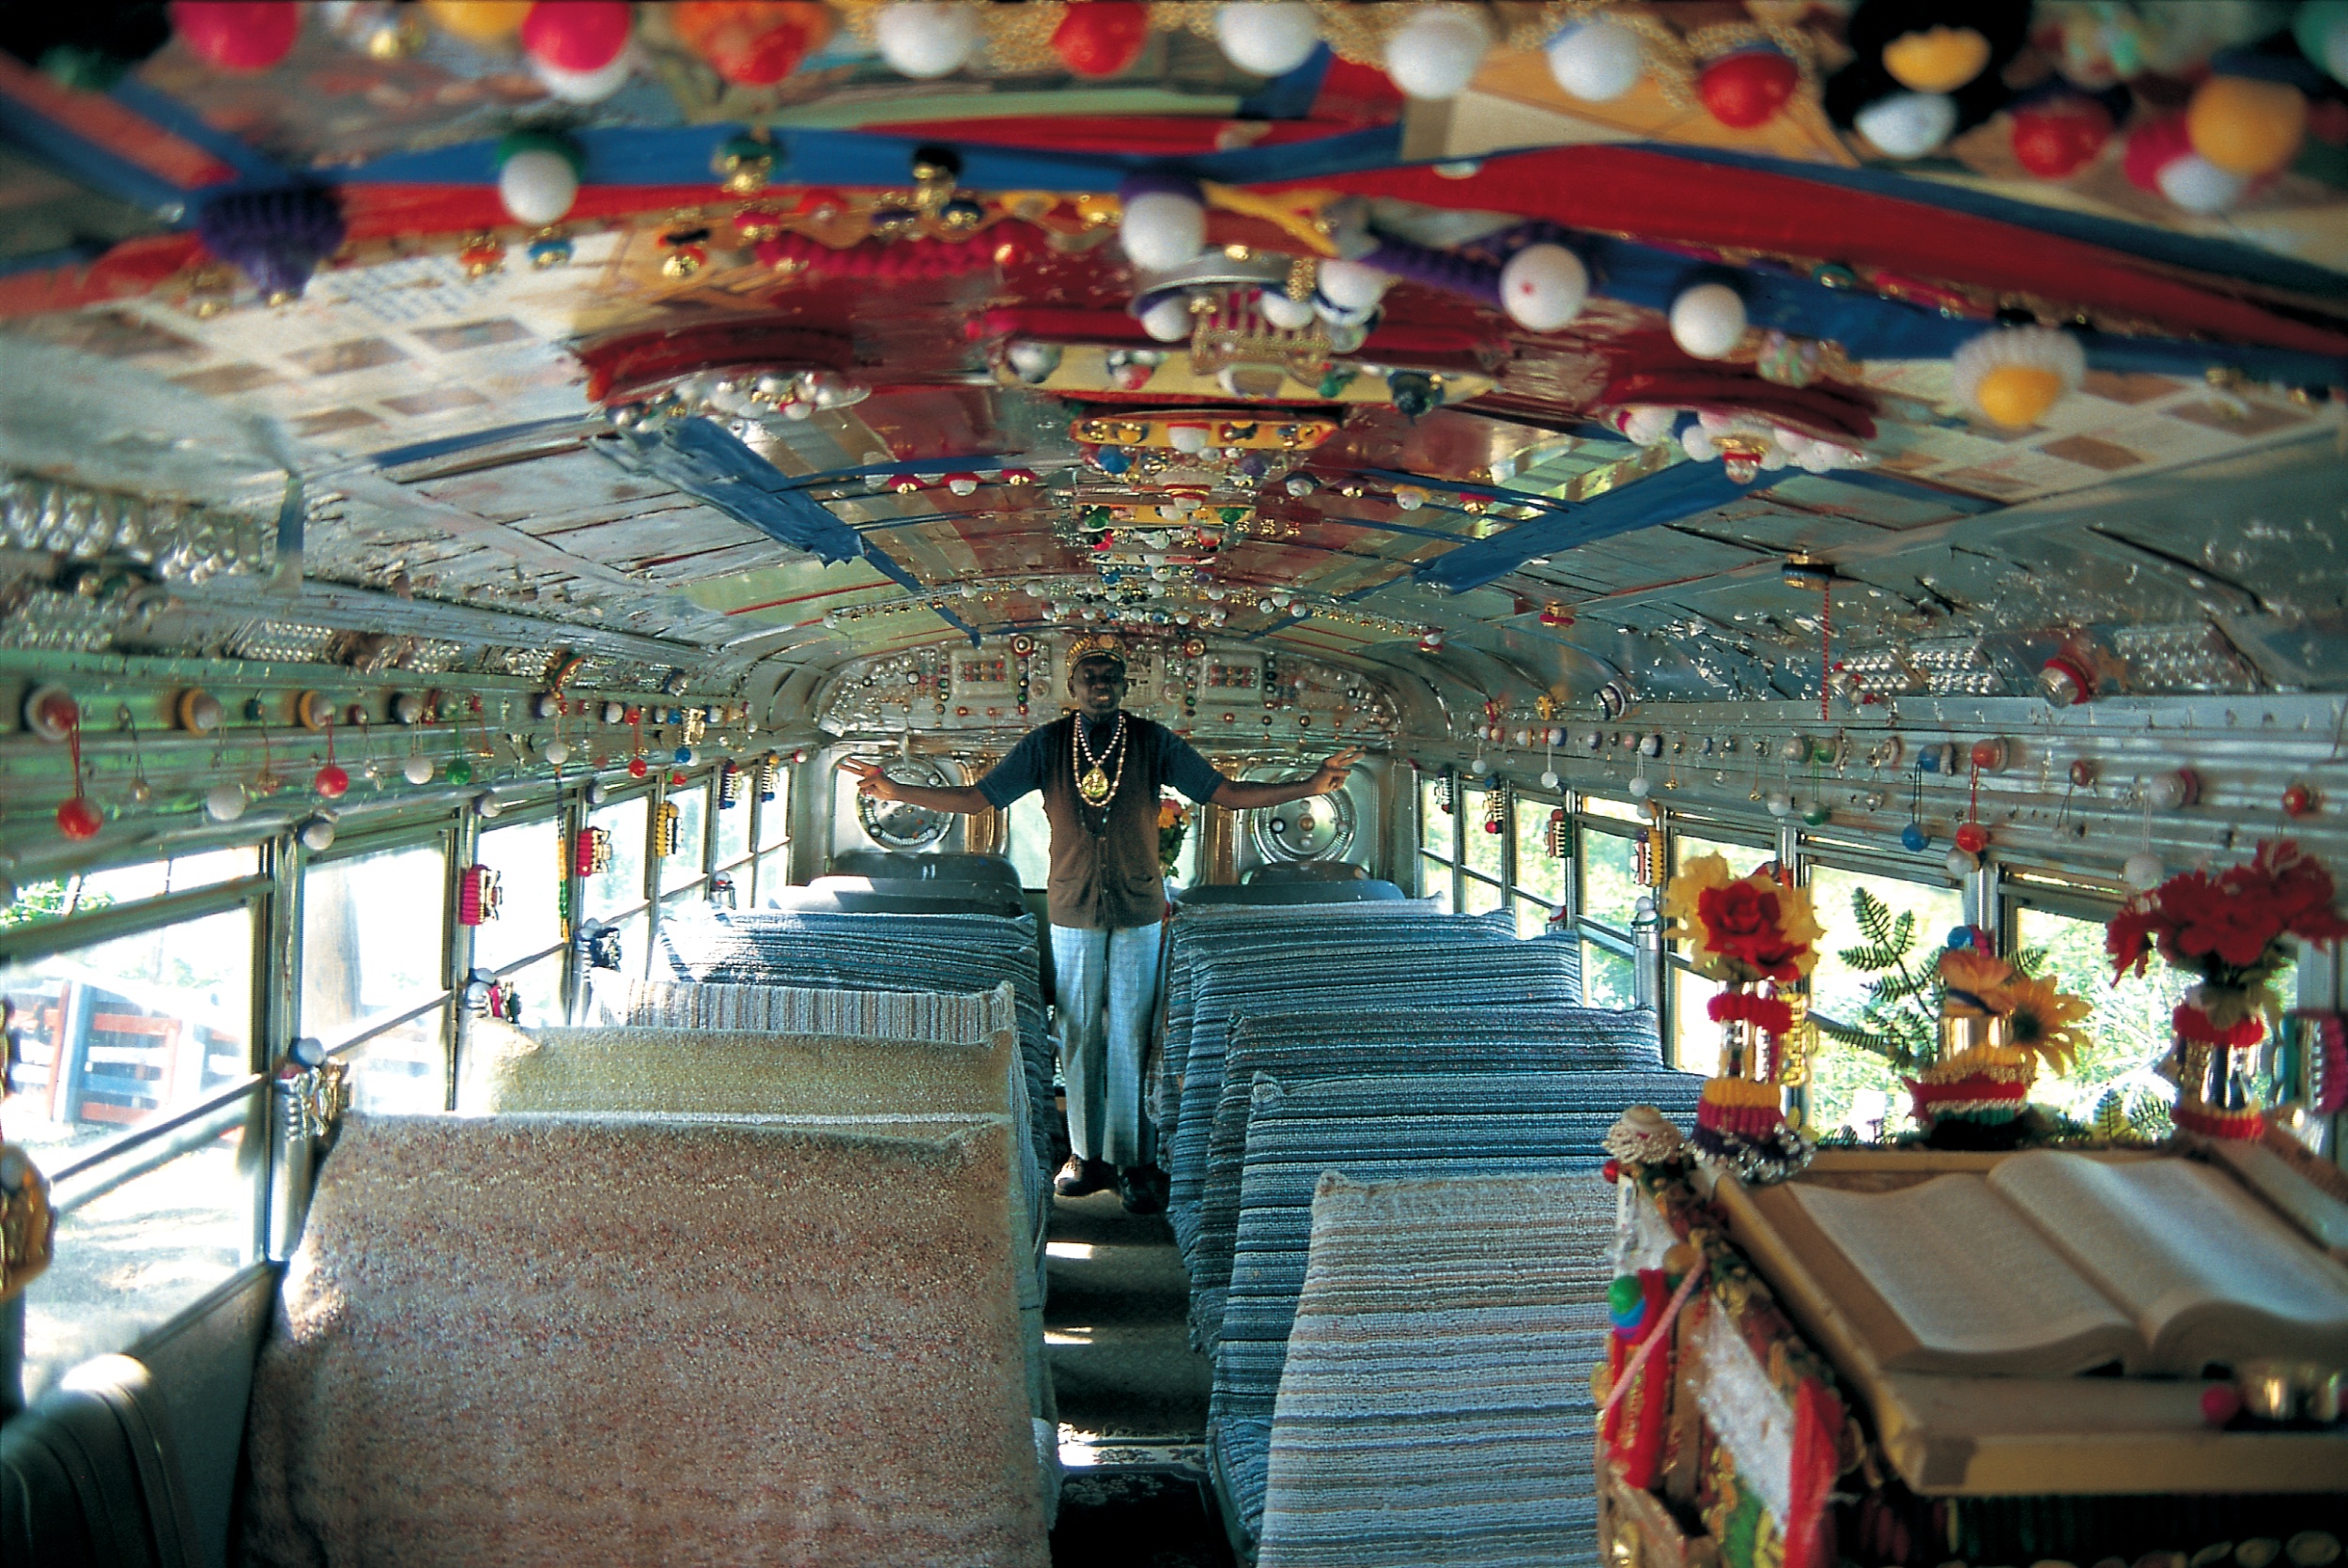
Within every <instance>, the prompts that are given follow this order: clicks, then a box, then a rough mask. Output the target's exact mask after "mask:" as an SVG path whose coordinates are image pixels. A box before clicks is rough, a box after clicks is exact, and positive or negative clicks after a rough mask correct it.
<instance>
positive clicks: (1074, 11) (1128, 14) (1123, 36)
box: [1052, 0, 1150, 79]
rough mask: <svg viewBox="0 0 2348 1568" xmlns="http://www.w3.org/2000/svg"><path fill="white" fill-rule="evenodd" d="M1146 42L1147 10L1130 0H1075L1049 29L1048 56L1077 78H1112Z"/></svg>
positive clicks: (1148, 15)
mask: <svg viewBox="0 0 2348 1568" xmlns="http://www.w3.org/2000/svg"><path fill="white" fill-rule="evenodd" d="M1149 41H1150V8H1149V7H1147V6H1144V5H1139V4H1135V3H1134V0H1077V3H1076V4H1075V5H1072V6H1070V7H1069V8H1068V10H1067V12H1066V14H1064V15H1063V16H1062V17H1061V18H1060V23H1059V25H1058V27H1055V28H1054V29H1052V53H1053V54H1057V55H1058V56H1059V58H1060V63H1061V64H1062V65H1065V66H1066V67H1067V68H1068V69H1070V70H1073V71H1074V72H1075V73H1076V74H1077V75H1078V76H1089V77H1093V78H1096V79H1097V78H1100V77H1105V76H1115V75H1117V74H1118V73H1119V72H1120V71H1122V70H1123V69H1125V68H1126V67H1128V66H1130V65H1132V64H1133V63H1134V62H1135V60H1137V59H1139V58H1140V57H1141V51H1142V47H1143V46H1144V45H1145V44H1147V43H1148V42H1149Z"/></svg>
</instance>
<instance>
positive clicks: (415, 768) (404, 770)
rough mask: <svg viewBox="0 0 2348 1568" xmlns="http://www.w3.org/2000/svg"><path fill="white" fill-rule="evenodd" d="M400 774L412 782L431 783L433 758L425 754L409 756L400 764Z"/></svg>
mask: <svg viewBox="0 0 2348 1568" xmlns="http://www.w3.org/2000/svg"><path fill="white" fill-rule="evenodd" d="M399 776H401V777H402V778H405V779H406V780H408V782H409V783H410V784H429V783H431V782H432V759H431V758H429V757H424V756H416V757H410V758H409V759H408V761H405V762H402V763H401V764H400V765H399Z"/></svg>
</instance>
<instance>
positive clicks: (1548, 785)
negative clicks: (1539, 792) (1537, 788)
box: [1541, 768, 1557, 790]
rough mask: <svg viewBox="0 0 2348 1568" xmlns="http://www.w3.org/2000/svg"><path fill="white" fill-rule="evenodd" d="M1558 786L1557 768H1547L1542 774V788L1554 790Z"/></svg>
mask: <svg viewBox="0 0 2348 1568" xmlns="http://www.w3.org/2000/svg"><path fill="white" fill-rule="evenodd" d="M1556 787H1557V770H1556V769H1555V768H1550V769H1547V770H1545V771H1544V772H1543V773H1542V774H1541V788H1542V789H1544V790H1553V789H1555V788H1556Z"/></svg>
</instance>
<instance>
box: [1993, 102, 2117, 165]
mask: <svg viewBox="0 0 2348 1568" xmlns="http://www.w3.org/2000/svg"><path fill="white" fill-rule="evenodd" d="M2111 130H2112V126H2111V111H2110V110H2109V109H2107V108H2105V107H2104V105H2103V104H2102V102H2101V101H2099V100H2095V99H2092V98H2089V97H2087V96H2086V95H2085V94H2083V93H2065V94H2062V95H2061V96H2059V97H2055V98H2051V99H2047V100H2041V101H2039V102H2037V103H2033V104H2031V105H2028V106H2027V107H2023V108H2018V109H2016V110H2015V111H2014V115H2013V127H2012V137H2013V144H2014V157H2015V161H2016V162H2018V163H2020V164H2021V165H2022V167H2023V168H2025V169H2027V170H2029V171H2030V173H2031V175H2032V176H2034V177H2037V178H2039V179H2067V178H2069V177H2071V176H2073V175H2075V174H2077V173H2078V172H2079V171H2080V170H2081V169H2083V168H2085V167H2087V165H2088V164H2090V163H2092V162H2093V161H2095V155H2096V154H2097V153H2100V152H2101V151H2103V149H2104V144H2105V143H2107V142H2109V141H2110V140H2111Z"/></svg>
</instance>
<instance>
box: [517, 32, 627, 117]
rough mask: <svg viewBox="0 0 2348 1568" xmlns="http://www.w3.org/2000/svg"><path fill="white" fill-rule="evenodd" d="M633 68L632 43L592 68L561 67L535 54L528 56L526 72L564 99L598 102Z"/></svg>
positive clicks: (623, 81) (622, 84) (624, 82)
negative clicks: (603, 63)
mask: <svg viewBox="0 0 2348 1568" xmlns="http://www.w3.org/2000/svg"><path fill="white" fill-rule="evenodd" d="M635 69H636V50H635V48H634V46H633V45H631V46H630V47H628V48H626V49H623V50H621V51H620V52H619V53H618V54H614V55H613V56H611V59H610V63H609V64H607V65H600V66H597V67H596V68H595V69H593V70H565V69H563V68H562V67H561V66H550V65H548V64H547V63H546V62H545V61H544V60H541V59H539V58H538V57H537V56H535V55H532V56H531V57H530V73H531V74H532V75H533V76H535V77H536V78H537V79H538V83H539V85H541V86H543V87H545V88H546V90H547V91H548V92H549V93H551V94H553V95H554V96H555V97H556V98H559V99H561V100H563V101H564V102H565V103H601V102H602V101H603V100H605V99H607V98H610V96H611V95H612V94H613V93H616V92H618V91H619V90H620V89H621V88H622V87H625V86H626V85H627V79H628V77H629V76H630V75H631V74H632V73H633V72H634V71H635Z"/></svg>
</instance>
